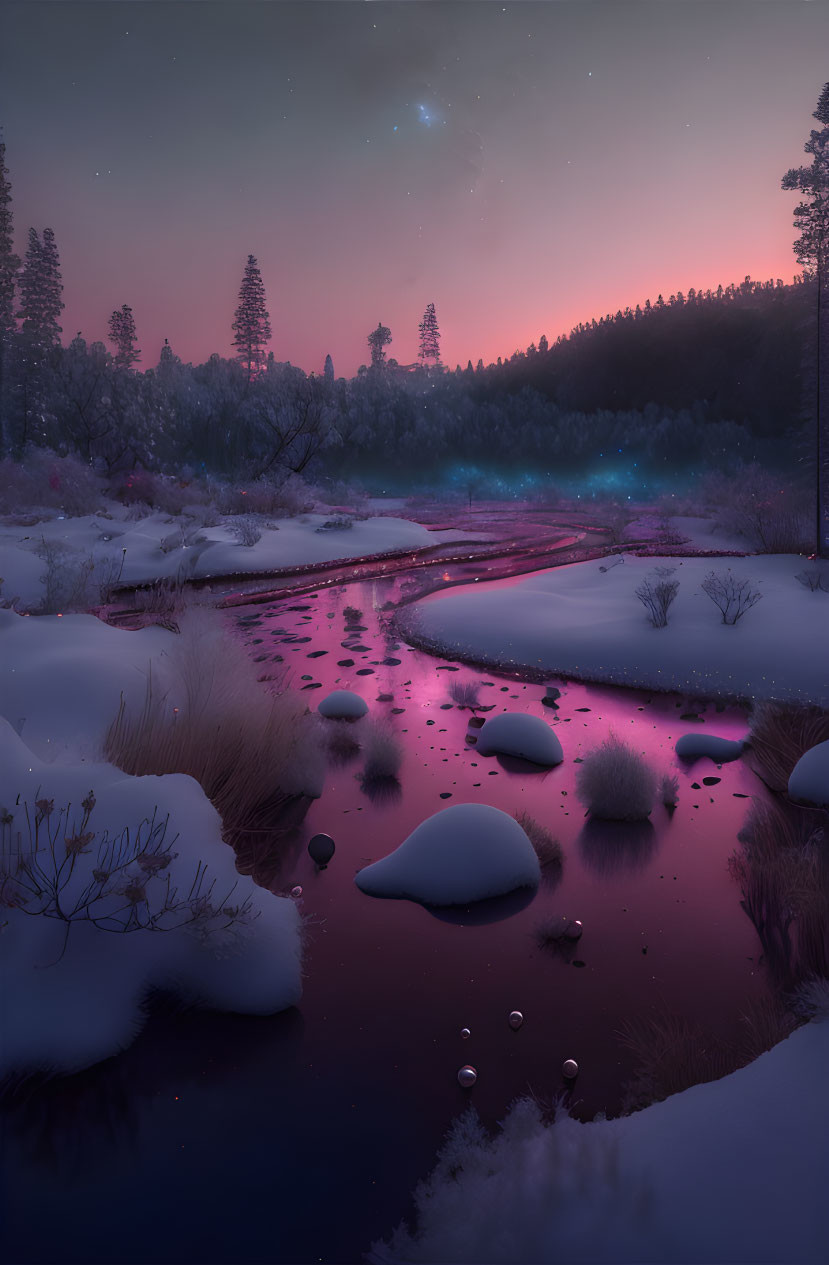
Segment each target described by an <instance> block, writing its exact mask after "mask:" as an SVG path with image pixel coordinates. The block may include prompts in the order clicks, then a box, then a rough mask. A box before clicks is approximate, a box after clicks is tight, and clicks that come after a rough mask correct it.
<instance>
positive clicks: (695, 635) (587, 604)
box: [403, 554, 829, 705]
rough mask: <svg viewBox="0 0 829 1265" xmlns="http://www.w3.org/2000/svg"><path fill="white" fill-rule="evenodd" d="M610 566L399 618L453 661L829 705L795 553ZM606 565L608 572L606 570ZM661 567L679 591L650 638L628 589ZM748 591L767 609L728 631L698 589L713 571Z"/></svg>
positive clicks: (828, 611) (826, 615)
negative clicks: (743, 583) (457, 656)
mask: <svg viewBox="0 0 829 1265" xmlns="http://www.w3.org/2000/svg"><path fill="white" fill-rule="evenodd" d="M613 562H614V559H612V558H606V559H604V560H600V561H592V562H583V563H575V564H573V565H572V566H566V567H559V568H557V569H554V570H551V571H546V572H542V573H537V574H534V575H531V576H529V577H528V578H527V579H523V580H518V581H515V582H510V583H507V584H504V583H499V584H495V585H492V586H491V587H484V586H481V588H477V587H476V588H464V589H456V590H453V591H451V592H449V593H447V594H445V595H444V594H441V595H439V596H435V597H430V598H427V599H425V600H424V601H422V602H419V603H416V604H414V605H413V606H411V607H409V608H407V609H406V610H405V611H404V612H403V623H404V626H405V627H406V628H410V629H412V630H413V631H414V632H415V633H416V634H417V635H419V636H422V637H426V638H427V639H429V641H431V642H434V643H436V644H438V645H440V646H441V647H444V648H445V649H446V650H447V652H448V653H449V654H451V653H453V652H459V653H462V654H465V655H466V656H469V657H472V658H475V659H478V660H481V661H486V662H491V663H506V664H513V663H514V664H516V665H519V664H520V665H525V666H529V667H531V668H534V669H541V670H543V671H544V672H549V674H550V675H551V676H553V675H555V674H557V673H561V674H563V675H565V676H569V677H573V678H577V679H582V680H592V681H603V682H608V683H611V684H617V685H630V686H641V687H645V688H649V689H653V688H655V689H665V690H667V689H672V690H677V691H679V692H684V693H692V694H703V695H721V696H735V697H745V698H778V699H810V700H813V701H815V702H818V703H821V704H823V705H829V654H827V651H826V646H827V630H829V594H827V593H826V592H824V591H822V590H818V591H817V592H811V591H809V590H808V589H807V588H805V587H804V586H803V585H802V584H800V583H798V581H797V580H796V579H795V576H796V575H797V573H798V572H800V571H803V570H804V568H807V567H808V566H809V564H808V563H807V562H806V560H805V559H804V558H802V557H798V556H797V555H787V554H782V555H759V554H758V555H756V556H754V557H749V558H731V557H730V558H723V559H721V560H717V559H716V558H673V559H671V558H634V557H631V556H626V557H625V560H624V562H623V563H621V564H617V565H610V564H611V563H613ZM602 566H605V567H607V568H608V569H606V570H604V571H603V570H601V567H602ZM656 566H669V567H675V570H674V572H673V575H672V576H671V579H673V580H678V581H679V592H678V595H677V597H676V600H675V602H674V604H673V605H672V606H671V608H670V613H669V622H668V626H667V627H666V628H653V627H652V626H651V624H650V623H649V621H648V618H647V615H646V611H645V608H644V606H643V605H642V604H641V602H640V601H639V600H638V599H637V597H636V595H635V592H634V590H635V589H636V588H637V587H638V586H639V585H640V584H641V583H642V581H643V580H644V579H645V578H646V577H647V576H649V575H652V574H653V572H654V568H655V567H656ZM729 568H730V569H731V572H732V573H733V575H734V576H735V577H736V578H737V579H738V580H739V579H747V580H749V581H751V585H752V588H756V589H757V590H758V591H759V592H760V593H762V595H763V596H762V600H761V601H759V602H758V603H757V605H756V606H754V607H753V608H752V609H750V610H748V611H747V612H746V614H744V615H743V617H742V618H741V619H740V620H739V622H738V623H737V624H735V625H733V626H731V625H726V624H723V622H722V617H721V615H720V612H719V610H718V609H717V607H716V606H715V605H714V603H713V602H712V601H711V599H710V598H709V597H708V596H707V595H706V594H705V593H704V592H703V590H702V588H701V585H702V582H703V581H704V580H705V577H706V576H707V575H708V574H709V572H711V571H712V570H714V571H717V572H720V571H726V570H727V569H729Z"/></svg>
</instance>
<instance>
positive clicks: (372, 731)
mask: <svg viewBox="0 0 829 1265" xmlns="http://www.w3.org/2000/svg"><path fill="white" fill-rule="evenodd" d="M363 732H364V737H363V750H364V751H365V756H366V759H365V764H364V765H363V781H364V782H380V781H391V780H392V779H396V778H397V776H398V774H399V772H400V766H401V765H402V763H403V744H402V743H401V741H400V739H399V738H398V736H397V734H396V733H395V732H394V730H393V729H392V728H391V727H390V726H389V725H385V724H371V725H366V727H365V730H364V731H363Z"/></svg>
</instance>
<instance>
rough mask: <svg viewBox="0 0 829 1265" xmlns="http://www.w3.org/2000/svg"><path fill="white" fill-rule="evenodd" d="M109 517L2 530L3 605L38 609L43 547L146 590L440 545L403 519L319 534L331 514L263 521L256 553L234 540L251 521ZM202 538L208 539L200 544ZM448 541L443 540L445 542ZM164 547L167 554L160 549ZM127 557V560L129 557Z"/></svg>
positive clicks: (117, 513) (463, 536)
mask: <svg viewBox="0 0 829 1265" xmlns="http://www.w3.org/2000/svg"><path fill="white" fill-rule="evenodd" d="M107 514H108V515H109V517H102V516H101V515H99V514H88V515H85V516H84V517H82V518H60V517H54V518H50V519H44V521H42V522H39V523H37V524H36V525H34V526H32V527H20V526H14V525H13V524H8V523H7V524H0V577H3V580H4V583H3V590H2V593H3V597H4V598H6V599H9V598H13V597H17V598H19V599H20V603H21V605H22V606H23V607H24V608H25V609H34V608H35V607H36V606H37V604H38V602H39V600H40V598H41V596H42V591H43V588H42V583H41V579H40V577H41V576H42V575H43V574H44V572H45V570H46V566H45V563H44V562H43V560H42V559H41V558H39V557H38V556H37V555H36V554H35V550H36V549H37V548H38V547H40V546H41V544H42V542H43V541H46V543H47V544H48V543H51V542H59V543H62V544H64V545H66V546H67V547H68V549H69V551H70V553H69V555H68V557H69V558H70V559H71V558H73V557H74V560H75V561H76V562H80V561H81V560H82V559H83V558H85V557H89V556H90V555H92V556H94V557H95V558H96V559H97V560H98V561H99V563H100V564H101V565H102V566H103V565H105V564H106V563H111V564H112V565H114V566H115V569H116V570H117V569H118V568H120V567H121V563H122V562H123V569H122V570H121V574H120V581H121V583H124V584H144V583H148V582H150V581H152V580H155V579H159V578H162V577H177V576H179V575H183V576H185V577H192V576H210V575H235V574H237V573H238V574H246V573H248V572H252V571H279V570H283V569H285V568H288V567H300V566H306V565H313V564H315V563H325V562H334V561H338V560H340V559H347V558H356V557H363V556H364V555H368V554H383V553H389V552H392V551H396V550H408V549H421V548H424V547H430V546H433V545H435V544H436V543H438V541H437V538H436V537H435V536H434V535H433V534H432V533H431V532H430V531H429V530H428V528H427V527H424V526H421V524H419V523H414V522H411V521H410V520H408V519H404V518H394V517H386V516H377V517H373V518H367V519H364V520H359V519H355V520H354V522H353V525H352V526H351V527H350V528H348V529H346V530H342V531H331V530H323V531H318V530H317V529H318V528H319V527H321V526H322V525H323V524H324V523H326V522H328V521H330V519H331V515H328V514H303V515H300V516H299V517H298V518H285V519H280V520H279V521H278V522H270V521H269V520H265V521H264V522H263V524H262V537H261V539H260V540H258V541H257V542H256V544H255V545H252V546H245V545H241V544H239V542H238V540H237V538H236V536H235V535H234V532H233V525H234V523H236V522H239V521H244V520H245V518H246V517H247V516H246V515H227V516H225V517H224V518H223V519H222V523H221V524H220V525H219V526H216V527H198V526H197V525H196V524H195V521H194V520H193V519H191V518H189V517H187V516H185V515H183V516H178V517H171V516H169V515H166V514H161V513H154V514H150V515H148V516H147V517H146V518H142V519H138V520H137V521H136V520H130V519H128V518H127V517H126V510H125V508H124V507H123V506H120V505H117V504H116V503H114V502H113V503H111V504H109V507H108V510H107ZM191 528H193V529H194V530H193V531H192V534H191V536H190V537H189V539H190V543H188V544H186V545H185V544H183V543H182V542H183V537H182V530H188V529H191ZM106 537H110V539H106ZM199 538H203V539H199ZM442 539H443V538H442ZM452 539H453V540H459V541H467V540H468V541H472V540H478V539H480V536H479V535H476V534H475V533H470V532H463V531H458V532H453V533H452ZM162 542H165V546H166V548H165V549H162V547H161V545H162ZM124 551H126V552H124Z"/></svg>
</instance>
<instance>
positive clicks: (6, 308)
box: [0, 140, 20, 456]
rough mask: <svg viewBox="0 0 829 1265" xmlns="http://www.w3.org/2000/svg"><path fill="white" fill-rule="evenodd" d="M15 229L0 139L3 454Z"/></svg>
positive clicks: (7, 443) (7, 434)
mask: <svg viewBox="0 0 829 1265" xmlns="http://www.w3.org/2000/svg"><path fill="white" fill-rule="evenodd" d="M13 230H14V216H13V213H12V189H11V183H10V181H9V172H8V168H7V167H6V145H5V142H4V141H2V140H0V456H5V455H7V454H8V453H9V451H10V450H11V446H12V441H11V421H10V418H9V412H8V408H7V399H6V393H7V392H6V386H7V380H8V369H9V361H10V357H11V350H12V335H13V334H14V332H15V329H16V328H17V323H16V321H15V318H14V286H15V280H16V278H17V273H18V271H19V269H20V259H19V257H18V256H17V255H16V254H15V253H14V239H13Z"/></svg>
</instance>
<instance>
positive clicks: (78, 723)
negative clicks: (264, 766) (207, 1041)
mask: <svg viewBox="0 0 829 1265" xmlns="http://www.w3.org/2000/svg"><path fill="white" fill-rule="evenodd" d="M215 618H216V619H218V616H216V617H215ZM181 641H182V638H181V637H178V636H176V634H174V633H172V632H169V631H166V630H165V629H162V628H159V627H150V628H144V629H142V630H141V631H140V632H125V631H123V630H120V629H116V628H112V627H110V626H109V625H107V624H104V623H102V622H101V621H100V620H98V619H96V618H94V616H91V615H66V616H63V617H61V616H57V615H55V616H40V617H37V616H25V615H19V614H17V613H15V612H14V611H11V610H0V1077H2V1075H3V1074H4V1073H6V1072H8V1071H10V1070H19V1071H25V1070H27V1069H31V1068H35V1067H43V1068H47V1069H57V1070H59V1071H72V1070H76V1069H78V1068H81V1067H84V1066H87V1065H89V1064H91V1063H93V1062H97V1061H98V1060H99V1059H102V1058H106V1057H109V1056H110V1055H112V1054H114V1053H116V1052H117V1051H118V1050H120V1049H122V1048H124V1047H125V1046H126V1045H128V1044H129V1043H130V1042H131V1041H132V1039H133V1038H134V1036H135V1035H136V1033H137V1032H138V1030H139V1029H140V1027H141V1025H142V1022H143V1017H144V1008H145V1004H146V1000H147V997H148V994H149V992H150V991H151V990H153V989H164V990H165V991H169V992H172V993H173V994H175V995H176V996H178V997H179V998H181V999H182V1001H183V1002H185V1003H187V1004H199V1005H206V1006H210V1007H214V1008H217V1009H224V1010H233V1011H239V1012H243V1013H255V1014H264V1013H273V1012H275V1011H277V1010H281V1009H284V1008H285V1007H286V1006H290V1005H294V1004H296V1002H297V1001H298V1000H299V997H300V992H301V981H300V958H301V938H300V918H299V914H298V911H297V908H296V906H295V904H294V902H293V901H290V900H285V899H281V898H278V897H276V896H273V895H272V894H271V893H269V892H265V891H263V890H262V889H261V888H258V887H257V886H256V885H255V884H254V882H253V880H252V879H251V878H249V877H246V876H243V875H240V874H238V873H237V871H236V867H235V859H234V854H233V851H232V849H231V848H230V847H229V846H228V845H227V844H226V843H225V842H224V841H223V839H222V823H221V820H220V818H219V815H218V813H217V812H216V810H215V808H214V807H213V806H212V805H211V803H210V802H209V800H208V799H207V797H206V795H205V793H204V791H203V790H202V788H201V787H200V786H199V785H198V783H197V782H196V781H195V780H194V779H193V778H191V777H187V776H184V775H183V774H169V775H164V776H147V777H132V776H128V775H126V774H124V773H122V772H121V771H120V770H118V769H117V768H115V767H114V766H113V765H112V764H108V763H104V762H103V761H102V759H101V747H102V741H103V738H104V735H105V733H106V731H107V729H108V727H109V725H110V723H111V722H112V721H113V719H114V718H115V715H116V713H117V711H118V706H119V701H120V698H121V696H122V694H123V696H124V697H125V699H126V701H127V703H128V705H129V706H131V707H132V708H133V709H137V710H138V711H139V712H140V708H141V704H142V701H143V698H144V692H145V688H146V684H147V680H148V676H149V673H150V672H151V671H152V674H153V681H154V682H158V683H159V686H160V687H161V688H167V687H168V686H169V685H170V682H171V680H172V679H173V678H172V677H171V673H170V670H169V663H170V652H171V651H172V650H173V648H174V647H176V645H177V643H180V642H181ZM241 653H243V652H241ZM173 701H178V702H182V699H181V698H177V699H172V698H171V699H170V705H171V706H172V702H173ZM309 776H310V775H309ZM90 791H92V792H93V793H94V797H95V806H94V809H93V811H92V813H91V815H90V817H89V820H88V822H87V823H86V824H85V825H84V824H83V811H84V810H83V807H82V805H83V801H84V800H85V799H87V797H88V796H89V793H90ZM316 793H318V791H317V792H316ZM37 801H41V803H43V802H44V801H45V802H46V803H47V805H48V802H49V801H51V808H49V811H48V812H46V813H45V814H42V820H41V822H40V825H39V837H38V839H37V849H36V851H35V852H34V853H31V843H32V833H31V831H32V829H33V827H34V822H35V820H36V818H37V817H38V816H39V815H41V814H40V810H38V809H37V808H36V803H37ZM70 804H71V806H72V807H71V809H69V805H70ZM27 809H28V817H27ZM62 812H63V813H64V815H63V816H61V813H62ZM168 815H169V821H168V823H167V826H166V830H164V831H155V833H154V830H153V828H151V827H150V826H149V825H148V824H147V823H148V822H149V821H152V820H153V819H154V820H155V822H156V824H157V825H158V824H160V823H163V822H164V821H165V819H166V818H167V817H168ZM141 823H144V825H143V826H142V824H141ZM124 830H128V831H129V832H130V835H129V839H127V840H125V843H124V849H123V850H122V854H121V856H120V860H119V859H118V858H116V859H115V860H113V854H112V851H111V849H110V850H109V851H108V849H107V842H106V840H107V839H108V840H109V841H112V840H114V839H118V838H119V837H121V836H122V832H123V831H124ZM139 832H140V833H139ZM86 835H89V836H90V837H89V838H86V837H85V836H86ZM50 836H51V837H50ZM145 843H149V848H150V852H149V854H148V855H143V858H142V855H141V854H142V849H143V846H144V844H145ZM166 846H169V852H170V857H169V860H167V859H165V853H164V848H165V847H166ZM159 849H161V852H160V853H159V856H160V858H161V859H160V860H158V859H154V857H155V855H156V853H157V852H158V850H159ZM76 850H77V854H76ZM27 858H28V861H29V863H30V866H31V871H30V873H28V874H27V872H26V871H25V870H24V871H21V870H20V868H19V865H20V863H21V861H23V862H26V860H27ZM205 866H206V867H207V869H206V872H203V867H205ZM199 873H202V879H201V881H200V882H199V881H198V875H199ZM168 879H169V880H170V883H171V887H172V888H173V889H177V890H178V898H177V899H176V900H174V901H173V902H172V903H173V904H174V906H175V908H173V909H170V910H167V911H166V912H163V911H164V906H165V902H167V901H168V899H171V898H170V895H169V892H168V889H167V880H168ZM194 881H195V883H196V886H195V888H193V884H194ZM205 902H207V903H206V904H205ZM131 909H133V910H134V918H135V919H137V920H139V921H140V922H142V923H143V924H146V923H147V921H151V922H154V923H155V926H154V927H153V928H152V929H151V928H149V927H146V925H145V927H144V929H137V930H125V929H123V928H124V921H125V919H128V917H129V913H130V910H131ZM234 910H236V911H238V913H236V914H234V913H233V911H234ZM61 911H62V912H61ZM84 911H86V913H87V914H88V915H89V917H86V915H85V912H84ZM32 915H35V916H32ZM66 916H68V917H69V918H70V920H73V925H72V926H71V928H70V929H69V934H68V937H67V939H66V942H65V949H64V936H65V934H66V929H67V922H66ZM93 919H94V921H93ZM119 928H120V929H119Z"/></svg>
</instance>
